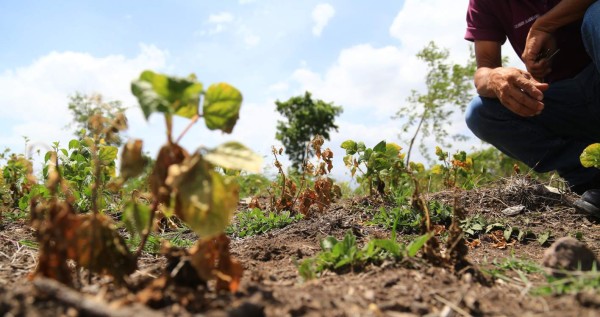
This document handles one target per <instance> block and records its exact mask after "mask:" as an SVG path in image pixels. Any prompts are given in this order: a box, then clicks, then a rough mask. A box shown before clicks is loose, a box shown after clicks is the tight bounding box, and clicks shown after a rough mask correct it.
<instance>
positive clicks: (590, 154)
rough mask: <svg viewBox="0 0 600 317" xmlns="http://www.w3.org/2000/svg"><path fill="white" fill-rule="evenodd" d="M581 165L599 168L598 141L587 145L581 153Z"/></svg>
mask: <svg viewBox="0 0 600 317" xmlns="http://www.w3.org/2000/svg"><path fill="white" fill-rule="evenodd" d="M580 159H581V165H583V166H585V167H595V168H600V143H594V144H591V145H589V146H588V147H586V148H585V150H583V153H581V157H580Z"/></svg>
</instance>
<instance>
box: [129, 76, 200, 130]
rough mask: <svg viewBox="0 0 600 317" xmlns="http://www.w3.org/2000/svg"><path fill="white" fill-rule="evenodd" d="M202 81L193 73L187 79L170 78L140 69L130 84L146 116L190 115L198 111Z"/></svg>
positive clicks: (189, 116)
mask: <svg viewBox="0 0 600 317" xmlns="http://www.w3.org/2000/svg"><path fill="white" fill-rule="evenodd" d="M202 89H203V87H202V84H201V83H199V82H198V81H197V80H196V77H195V76H194V75H190V76H189V77H187V78H180V77H170V76H167V75H163V74H157V73H154V72H152V71H149V70H147V71H144V72H143V73H142V74H141V75H140V78H139V79H137V80H134V81H133V82H132V83H131V91H132V93H133V94H134V95H135V96H136V97H137V99H138V102H139V104H140V106H141V107H142V111H143V112H144V116H145V117H146V119H148V118H149V117H150V115H151V114H152V113H154V112H162V113H165V114H174V115H178V116H182V117H185V118H192V117H194V116H195V115H197V114H198V106H199V103H200V93H202Z"/></svg>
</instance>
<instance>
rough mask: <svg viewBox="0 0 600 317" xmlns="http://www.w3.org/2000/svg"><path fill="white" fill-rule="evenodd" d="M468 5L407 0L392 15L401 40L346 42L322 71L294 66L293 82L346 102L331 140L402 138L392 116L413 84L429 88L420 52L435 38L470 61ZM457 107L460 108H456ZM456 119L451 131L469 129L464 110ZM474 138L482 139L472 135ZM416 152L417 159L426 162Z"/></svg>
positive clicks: (455, 56)
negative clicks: (382, 43)
mask: <svg viewBox="0 0 600 317" xmlns="http://www.w3.org/2000/svg"><path fill="white" fill-rule="evenodd" d="M467 5H468V0H458V1H447V0H406V1H405V3H404V6H403V8H402V9H401V10H400V11H399V12H398V14H397V15H396V17H395V19H394V20H393V21H390V23H391V25H390V29H389V30H390V35H391V36H392V37H393V38H396V39H398V40H399V45H398V46H379V47H378V46H374V45H372V44H359V45H355V46H352V47H348V48H345V49H343V50H341V51H340V53H339V55H338V58H337V60H336V61H335V62H334V63H332V64H331V65H330V66H329V67H328V68H326V70H325V71H323V72H316V71H314V70H311V68H310V67H309V66H308V65H305V66H301V67H300V68H298V69H296V70H295V71H294V72H293V73H292V74H291V76H290V78H289V82H290V86H291V87H294V90H297V91H298V92H301V91H304V90H308V91H311V92H313V95H314V97H315V98H318V99H323V100H325V101H327V102H334V103H335V104H337V105H342V106H343V107H344V109H345V112H344V113H343V114H342V116H341V117H340V118H339V122H340V124H339V125H340V132H339V133H337V134H332V138H333V139H332V144H340V143H341V142H342V141H344V140H346V139H353V138H356V140H362V141H365V143H367V146H374V145H375V144H376V143H377V142H379V141H381V140H384V139H385V140H387V141H389V142H399V143H401V142H400V141H399V140H398V135H399V134H400V133H401V125H402V122H401V121H398V120H393V119H391V116H393V115H394V114H395V113H396V111H397V110H398V109H399V108H400V106H401V105H405V104H406V103H407V101H406V98H407V97H408V96H409V95H410V93H411V90H413V89H414V90H417V91H421V92H424V88H425V85H424V79H425V74H426V71H427V67H426V65H425V64H424V63H423V62H422V61H420V60H419V59H417V57H416V54H417V53H418V51H420V50H421V49H422V48H423V47H425V46H426V44H427V43H428V42H430V41H432V40H433V41H435V42H436V44H437V45H438V46H439V47H442V48H446V49H448V50H449V51H450V60H451V61H452V62H456V63H464V62H466V60H467V58H468V54H469V45H470V44H469V43H468V42H467V41H465V40H464V39H463V37H464V33H465V28H466V22H465V14H466V9H467ZM456 112H458V113H460V111H459V110H458V109H456ZM452 122H453V124H452V125H451V126H449V127H448V132H449V133H450V134H455V133H458V132H460V133H469V132H468V130H467V128H466V125H465V123H464V120H463V119H462V115H460V114H456V115H455V116H454V117H453V118H452ZM410 133H412V131H411V132H410ZM402 139H403V140H406V139H407V137H406V136H404V137H402ZM470 142H471V143H478V142H479V141H477V140H476V138H474V137H472V138H471V141H470ZM471 143H467V144H464V143H463V144H459V143H454V149H457V148H463V149H466V148H467V147H468V145H469V144H471ZM426 144H427V146H429V147H431V148H433V147H434V146H435V145H436V143H435V142H434V141H433V140H430V139H428V140H427V141H426ZM402 145H403V146H405V145H404V144H402ZM415 152H418V151H417V150H415V151H413V153H414V154H413V155H414V156H413V157H414V159H415V160H417V161H422V162H423V158H422V157H421V156H420V155H418V154H417V153H415ZM336 154H337V153H336ZM339 159H340V161H338V165H340V164H341V158H339Z"/></svg>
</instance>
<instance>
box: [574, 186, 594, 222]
mask: <svg viewBox="0 0 600 317" xmlns="http://www.w3.org/2000/svg"><path fill="white" fill-rule="evenodd" d="M573 204H574V205H575V208H576V209H578V210H580V211H582V212H584V213H586V214H588V215H590V216H594V217H596V218H600V189H589V190H587V191H586V192H585V193H583V195H581V198H579V199H577V200H576V201H575V202H574V203H573Z"/></svg>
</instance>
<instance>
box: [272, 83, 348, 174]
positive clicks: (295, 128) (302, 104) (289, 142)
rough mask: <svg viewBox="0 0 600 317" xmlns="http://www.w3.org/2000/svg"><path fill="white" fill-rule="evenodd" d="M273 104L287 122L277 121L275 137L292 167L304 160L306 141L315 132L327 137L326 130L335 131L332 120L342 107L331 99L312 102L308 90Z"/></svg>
mask: <svg viewBox="0 0 600 317" xmlns="http://www.w3.org/2000/svg"><path fill="white" fill-rule="evenodd" d="M275 104H276V105H277V111H278V112H279V113H280V114H281V115H282V116H284V117H285V118H286V119H287V122H284V121H277V133H276V134H275V138H276V139H277V140H279V141H281V143H282V144H283V146H284V147H285V153H286V154H287V155H288V156H289V158H290V161H292V167H294V168H296V169H299V168H300V167H301V166H302V164H303V163H304V160H305V159H306V155H307V153H306V151H307V144H308V142H310V140H311V139H312V138H313V137H314V136H315V135H317V134H319V135H321V136H323V138H324V139H325V140H329V131H330V130H331V129H335V131H337V130H338V126H337V125H335V123H334V119H335V117H336V116H338V115H340V114H341V113H342V111H343V110H342V107H341V106H335V105H334V104H333V103H332V102H330V103H326V102H324V101H322V100H314V101H313V99H312V98H311V94H310V92H308V91H307V92H305V93H304V96H296V97H292V98H290V99H289V100H288V101H285V102H280V101H279V100H277V101H276V102H275ZM309 154H310V153H309Z"/></svg>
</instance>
